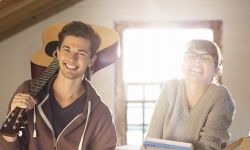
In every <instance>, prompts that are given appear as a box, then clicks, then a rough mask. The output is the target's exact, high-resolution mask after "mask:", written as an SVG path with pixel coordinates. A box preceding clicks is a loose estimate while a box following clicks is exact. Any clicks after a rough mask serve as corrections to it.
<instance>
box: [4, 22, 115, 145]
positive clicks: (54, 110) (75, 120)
mask: <svg viewBox="0 0 250 150" xmlns="http://www.w3.org/2000/svg"><path fill="white" fill-rule="evenodd" d="M58 38H59V44H58V47H57V50H56V52H57V59H58V62H59V72H58V74H57V75H55V76H54V77H53V78H52V79H51V80H50V81H49V83H48V85H46V89H45V90H43V91H45V92H43V93H44V95H46V96H44V97H45V98H44V99H42V100H40V101H41V102H39V103H37V101H38V100H37V99H34V98H33V97H32V96H31V95H29V94H27V93H28V90H29V88H30V86H31V84H32V82H33V80H29V81H25V82H24V83H23V84H22V85H21V86H20V87H19V88H18V89H17V91H16V93H15V94H14V96H13V99H12V101H11V102H10V111H12V110H14V109H15V108H16V107H21V108H28V109H33V108H34V107H35V105H36V104H37V107H36V108H38V109H35V111H28V112H27V120H28V145H29V149H30V150H54V149H57V150H62V149H65V150H113V149H115V146H116V131H115V126H114V124H113V120H112V115H111V112H110V110H109V108H108V107H107V106H106V105H105V104H104V103H103V102H102V101H101V98H100V96H99V95H98V94H97V92H96V91H95V89H94V88H93V87H92V85H91V84H90V82H89V81H88V80H87V79H85V78H84V74H85V72H86V69H87V68H88V67H91V66H92V65H93V63H94V62H95V60H96V55H95V53H96V51H97V49H98V48H99V46H100V43H101V40H100V37H99V35H98V34H96V32H95V31H94V30H93V28H92V27H91V26H89V25H87V24H84V23H82V22H77V21H73V22H71V23H69V24H67V25H65V26H64V27H63V29H62V30H61V32H60V33H59V34H58ZM34 112H35V114H34ZM0 149H4V150H6V149H8V150H12V149H13V150H18V149H20V142H19V140H18V139H17V137H10V136H5V135H1V136H0Z"/></svg>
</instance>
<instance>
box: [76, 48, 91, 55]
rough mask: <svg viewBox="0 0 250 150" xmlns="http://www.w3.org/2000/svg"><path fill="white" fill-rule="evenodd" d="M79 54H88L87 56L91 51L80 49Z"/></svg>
mask: <svg viewBox="0 0 250 150" xmlns="http://www.w3.org/2000/svg"><path fill="white" fill-rule="evenodd" d="M78 52H84V53H87V54H88V53H89V51H88V50H85V49H79V50H78Z"/></svg>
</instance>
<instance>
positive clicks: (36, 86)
mask: <svg viewBox="0 0 250 150" xmlns="http://www.w3.org/2000/svg"><path fill="white" fill-rule="evenodd" d="M58 68H59V65H58V60H57V59H56V58H55V59H53V61H52V62H51V63H50V65H49V66H48V68H47V69H46V70H45V71H44V72H43V73H42V74H41V76H39V77H38V78H37V79H36V80H35V81H34V83H33V84H32V86H31V88H30V92H29V94H30V95H31V96H33V97H36V96H37V94H38V93H39V91H41V90H42V88H43V87H44V86H45V84H46V83H48V81H49V80H50V79H51V78H52V76H53V75H54V74H55V73H56V72H57V71H58Z"/></svg>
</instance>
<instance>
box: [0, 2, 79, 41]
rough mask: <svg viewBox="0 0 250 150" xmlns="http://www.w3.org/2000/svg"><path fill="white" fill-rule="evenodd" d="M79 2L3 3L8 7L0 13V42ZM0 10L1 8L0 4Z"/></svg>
mask: <svg viewBox="0 0 250 150" xmlns="http://www.w3.org/2000/svg"><path fill="white" fill-rule="evenodd" d="M80 1H82V0H16V1H15V0H14V1H12V3H5V4H4V5H7V6H8V7H7V6H5V7H4V8H5V9H2V10H1V11H0V14H4V15H0V41H2V40H4V39H5V38H7V37H9V36H11V35H13V34H16V33H17V32H19V31H21V30H23V29H25V28H27V27H29V26H31V25H33V24H35V23H38V22H39V21H41V20H43V19H45V18H48V17H50V16H52V15H54V14H55V13H57V12H59V11H61V10H64V9H66V8H68V7H70V6H72V5H73V4H75V3H77V2H80ZM3 2H4V0H3ZM21 2H22V3H21ZM10 5H11V6H10ZM0 8H3V6H2V5H1V2H0Z"/></svg>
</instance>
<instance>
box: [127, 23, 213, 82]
mask: <svg viewBox="0 0 250 150" xmlns="http://www.w3.org/2000/svg"><path fill="white" fill-rule="evenodd" d="M195 38H199V39H207V40H213V32H212V31H211V30H209V29H197V28H196V29H127V30H125V32H124V41H123V42H124V43H123V46H124V49H123V50H124V51H123V54H124V57H123V60H124V63H123V64H124V81H125V82H127V83H128V82H129V83H131V82H162V81H165V80H166V79H170V78H176V77H178V76H179V75H180V71H181V61H182V57H183V51H184V50H185V44H186V43H187V42H188V41H189V40H191V39H195Z"/></svg>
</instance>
